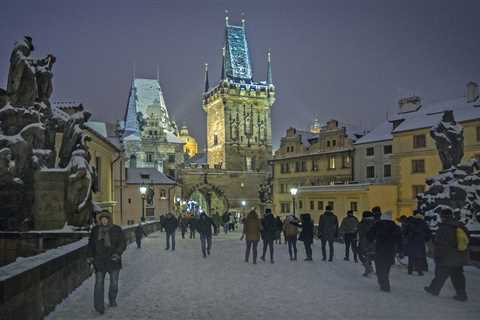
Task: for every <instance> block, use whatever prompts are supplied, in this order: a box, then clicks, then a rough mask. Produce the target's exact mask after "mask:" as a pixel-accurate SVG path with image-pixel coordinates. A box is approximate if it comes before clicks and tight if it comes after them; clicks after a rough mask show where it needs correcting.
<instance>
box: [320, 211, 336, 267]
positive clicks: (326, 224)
mask: <svg viewBox="0 0 480 320" xmlns="http://www.w3.org/2000/svg"><path fill="white" fill-rule="evenodd" d="M318 237H319V238H320V240H321V242H322V260H323V261H325V260H326V259H327V250H326V245H327V242H328V247H329V253H330V255H329V258H328V261H333V255H334V249H333V241H335V239H336V238H337V237H338V219H337V216H336V215H335V214H334V213H333V212H332V207H331V206H327V207H326V210H325V212H324V213H323V214H322V215H321V216H320V219H319V220H318Z"/></svg>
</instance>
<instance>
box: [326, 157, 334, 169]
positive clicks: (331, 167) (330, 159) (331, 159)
mask: <svg viewBox="0 0 480 320" xmlns="http://www.w3.org/2000/svg"><path fill="white" fill-rule="evenodd" d="M335 168H336V165H335V156H330V158H329V159H328V169H335Z"/></svg>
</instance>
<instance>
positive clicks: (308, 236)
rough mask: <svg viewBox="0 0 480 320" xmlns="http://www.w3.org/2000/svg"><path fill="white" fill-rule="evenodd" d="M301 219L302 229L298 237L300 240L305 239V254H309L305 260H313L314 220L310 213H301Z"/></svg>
mask: <svg viewBox="0 0 480 320" xmlns="http://www.w3.org/2000/svg"><path fill="white" fill-rule="evenodd" d="M300 221H301V225H300V226H301V228H302V231H300V236H299V237H298V240H300V241H303V245H304V246H305V254H306V256H307V257H306V258H305V261H312V260H313V258H312V243H313V234H314V226H313V221H312V218H311V217H310V214H309V213H303V214H301V215H300Z"/></svg>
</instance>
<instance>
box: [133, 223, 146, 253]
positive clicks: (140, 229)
mask: <svg viewBox="0 0 480 320" xmlns="http://www.w3.org/2000/svg"><path fill="white" fill-rule="evenodd" d="M143 236H145V237H146V236H147V234H146V233H145V230H143V225H142V222H141V221H140V222H139V223H138V226H137V227H136V228H135V242H136V243H137V248H138V249H140V248H141V247H142V238H143Z"/></svg>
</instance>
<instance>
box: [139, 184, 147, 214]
mask: <svg viewBox="0 0 480 320" xmlns="http://www.w3.org/2000/svg"><path fill="white" fill-rule="evenodd" d="M146 193H147V186H145V185H142V186H140V194H141V195H142V222H144V221H145V194H146Z"/></svg>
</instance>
